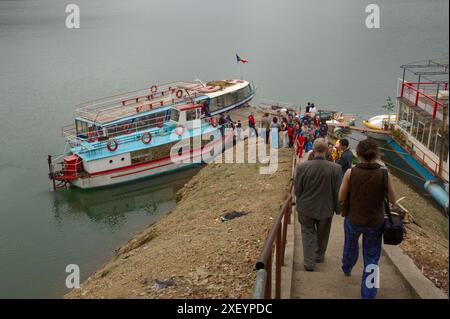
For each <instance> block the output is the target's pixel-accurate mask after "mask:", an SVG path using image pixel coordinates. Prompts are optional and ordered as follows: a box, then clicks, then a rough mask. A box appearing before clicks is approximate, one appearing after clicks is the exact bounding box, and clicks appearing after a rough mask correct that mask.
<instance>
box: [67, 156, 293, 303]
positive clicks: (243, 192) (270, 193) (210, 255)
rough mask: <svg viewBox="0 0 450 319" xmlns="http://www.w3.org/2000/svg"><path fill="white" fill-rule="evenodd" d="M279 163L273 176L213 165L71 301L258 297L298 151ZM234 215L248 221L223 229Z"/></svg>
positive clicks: (255, 167)
mask: <svg viewBox="0 0 450 319" xmlns="http://www.w3.org/2000/svg"><path fill="white" fill-rule="evenodd" d="M278 161H279V164H278V171H277V172H276V173H275V174H272V175H261V174H259V167H260V166H261V164H209V165H207V166H206V167H205V168H203V169H202V170H200V172H199V173H198V174H197V175H196V176H194V177H193V178H192V180H191V181H189V182H188V183H187V184H186V185H185V186H184V187H183V188H182V189H181V190H180V192H179V197H180V199H179V202H178V204H177V207H176V208H175V209H174V210H173V211H172V212H171V213H170V214H168V215H166V216H164V217H162V218H161V219H160V220H158V221H157V222H156V223H155V224H154V225H152V226H149V227H148V228H147V229H145V230H144V231H142V232H141V233H139V234H137V235H136V236H134V237H133V238H132V239H131V240H130V241H129V242H128V243H126V244H125V245H123V246H122V247H120V248H119V249H118V250H117V255H116V256H115V257H114V258H113V259H112V260H111V261H109V262H108V263H106V264H105V265H104V266H103V267H102V268H101V269H100V270H98V271H97V272H96V273H95V274H94V275H92V276H91V277H90V278H89V279H88V280H87V281H85V282H84V283H83V284H82V286H81V288H80V289H75V290H73V291H72V292H70V293H69V294H67V295H66V296H65V297H66V298H249V297H251V294H252V289H253V285H254V281H255V271H254V266H255V262H256V260H257V258H258V257H259V254H260V252H261V249H262V246H263V243H264V239H265V238H266V234H267V232H268V230H269V229H270V227H271V226H272V224H273V219H274V217H275V216H276V215H277V213H278V210H279V208H280V204H281V203H282V202H283V200H284V199H285V198H286V197H287V192H288V187H289V185H290V175H291V165H292V151H289V150H287V149H280V150H279V160H278ZM232 211H245V212H247V213H248V214H247V215H244V216H241V217H239V218H235V219H232V220H229V221H225V222H221V221H220V218H219V217H220V216H222V215H224V214H226V213H230V212H232ZM171 278H172V280H169V279H171ZM158 281H159V284H158ZM161 281H165V282H161ZM167 285H168V287H166V288H163V287H164V286H167Z"/></svg>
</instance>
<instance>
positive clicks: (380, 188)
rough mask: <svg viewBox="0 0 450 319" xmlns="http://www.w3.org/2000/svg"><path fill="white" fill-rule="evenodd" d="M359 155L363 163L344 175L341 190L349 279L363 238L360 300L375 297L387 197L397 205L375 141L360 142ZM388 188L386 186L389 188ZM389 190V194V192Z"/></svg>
mask: <svg viewBox="0 0 450 319" xmlns="http://www.w3.org/2000/svg"><path fill="white" fill-rule="evenodd" d="M356 154H357V156H358V158H359V160H360V163H359V164H357V165H356V166H355V167H353V168H351V169H348V170H347V171H346V172H345V175H344V178H343V180H342V184H341V188H340V190H339V203H340V204H341V211H342V214H343V215H344V217H345V220H344V231H345V242H344V251H343V257H342V270H343V272H344V274H345V275H346V276H350V275H351V272H352V269H353V267H354V266H355V264H356V262H357V261H358V254H359V244H358V240H359V237H360V236H361V235H362V237H363V243H362V244H363V259H364V269H363V275H362V281H361V297H362V298H363V299H373V298H375V297H376V294H377V288H378V280H379V276H378V275H379V269H378V261H379V259H380V256H381V245H382V240H383V231H384V225H385V218H384V213H385V206H384V205H385V197H388V199H389V201H390V202H391V203H395V202H396V197H395V193H394V189H393V186H392V178H391V176H390V175H389V174H388V173H387V170H386V168H384V167H382V166H381V165H380V164H378V163H377V162H376V160H377V157H378V146H377V144H376V143H375V142H374V141H373V140H369V139H367V140H364V141H361V142H359V144H358V146H357V147H356ZM386 184H387V185H386ZM386 187H387V190H386Z"/></svg>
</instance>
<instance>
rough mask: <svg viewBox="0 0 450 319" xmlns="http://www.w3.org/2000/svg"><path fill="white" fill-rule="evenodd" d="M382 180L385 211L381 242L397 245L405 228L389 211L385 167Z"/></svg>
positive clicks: (402, 236) (397, 216)
mask: <svg viewBox="0 0 450 319" xmlns="http://www.w3.org/2000/svg"><path fill="white" fill-rule="evenodd" d="M383 180H384V188H385V196H384V210H385V213H386V216H385V218H384V230H383V242H384V244H385V245H399V244H400V243H401V242H402V241H403V238H405V234H406V229H405V225H404V224H403V220H402V219H401V218H400V216H399V215H393V214H392V213H391V208H390V206H389V199H388V172H387V170H386V169H383Z"/></svg>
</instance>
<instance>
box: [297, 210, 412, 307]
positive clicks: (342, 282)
mask: <svg viewBox="0 0 450 319" xmlns="http://www.w3.org/2000/svg"><path fill="white" fill-rule="evenodd" d="M295 217H296V220H295V223H296V224H295V227H294V232H295V237H294V238H295V245H294V247H295V248H294V265H293V274H292V288H291V289H292V291H291V297H292V298H301V299H323V298H328V299H359V298H360V290H361V289H360V286H361V277H362V270H363V263H362V251H360V258H359V260H358V263H357V265H356V266H355V268H354V269H353V272H352V275H351V277H346V276H344V274H343V272H342V270H341V260H342V250H343V247H344V225H343V221H344V219H343V218H342V217H341V216H335V217H334V218H333V223H332V226H331V233H330V240H329V242H328V249H327V253H326V257H325V261H324V262H323V263H320V264H317V265H316V269H315V271H314V272H307V271H305V270H304V268H303V247H302V241H301V230H300V224H299V223H298V219H297V215H295ZM360 244H361V243H360ZM379 265H380V289H379V290H378V295H377V298H378V299H410V298H413V294H412V293H411V290H410V289H409V287H408V285H407V283H405V281H404V279H403V278H402V276H401V275H400V274H399V273H398V272H397V270H396V268H395V266H394V265H393V264H392V263H391V261H390V260H389V259H388V258H387V257H386V254H385V253H384V252H383V254H382V256H381V259H380V264H379Z"/></svg>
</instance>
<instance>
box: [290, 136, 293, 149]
mask: <svg viewBox="0 0 450 319" xmlns="http://www.w3.org/2000/svg"><path fill="white" fill-rule="evenodd" d="M292 146H294V137H293V136H292V135H289V148H292Z"/></svg>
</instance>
